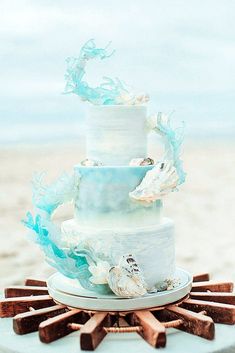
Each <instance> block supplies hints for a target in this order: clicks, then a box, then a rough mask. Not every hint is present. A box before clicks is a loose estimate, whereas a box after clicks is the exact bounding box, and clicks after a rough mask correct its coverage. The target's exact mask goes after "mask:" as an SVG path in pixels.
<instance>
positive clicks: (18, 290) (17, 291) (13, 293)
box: [5, 286, 48, 298]
mask: <svg viewBox="0 0 235 353" xmlns="http://www.w3.org/2000/svg"><path fill="white" fill-rule="evenodd" d="M47 294H48V289H47V287H38V286H12V287H8V288H5V298H15V297H26V296H29V295H47Z"/></svg>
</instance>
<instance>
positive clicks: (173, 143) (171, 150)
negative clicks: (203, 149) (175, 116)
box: [154, 113, 186, 185]
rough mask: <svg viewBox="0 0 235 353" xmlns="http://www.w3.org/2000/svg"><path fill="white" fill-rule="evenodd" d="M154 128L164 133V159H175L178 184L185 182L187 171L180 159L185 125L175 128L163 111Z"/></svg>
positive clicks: (158, 116)
mask: <svg viewBox="0 0 235 353" xmlns="http://www.w3.org/2000/svg"><path fill="white" fill-rule="evenodd" d="M154 130H155V131H156V132H157V133H159V134H160V135H162V136H163V138H164V141H165V155H164V157H163V159H164V160H171V161H173V163H174V166H175V168H176V171H177V174H178V177H179V183H178V185H180V184H183V183H184V182H185V178H186V173H185V171H184V169H183V162H182V160H181V159H180V155H181V145H182V142H183V139H184V125H183V126H182V127H181V128H177V129H173V128H172V127H171V125H170V120H169V118H168V117H167V116H166V115H164V114H162V113H158V115H157V124H156V126H155V127H154Z"/></svg>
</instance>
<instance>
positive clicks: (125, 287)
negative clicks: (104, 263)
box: [108, 254, 147, 298]
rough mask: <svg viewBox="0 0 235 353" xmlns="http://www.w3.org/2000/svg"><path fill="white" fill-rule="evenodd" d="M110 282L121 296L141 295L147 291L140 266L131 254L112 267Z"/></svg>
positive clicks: (115, 291)
mask: <svg viewBox="0 0 235 353" xmlns="http://www.w3.org/2000/svg"><path fill="white" fill-rule="evenodd" d="M108 284H109V287H110V288H111V290H112V291H113V292H114V293H115V294H116V295H117V296H120V297H128V298H132V297H140V296H142V295H145V294H146V293H147V289H146V284H145V282H144V279H143V277H142V275H141V271H140V268H139V266H138V264H137V262H136V260H135V259H134V258H133V256H132V255H131V254H130V255H124V256H122V258H121V259H120V261H119V264H118V266H114V267H111V268H110V270H109V276H108Z"/></svg>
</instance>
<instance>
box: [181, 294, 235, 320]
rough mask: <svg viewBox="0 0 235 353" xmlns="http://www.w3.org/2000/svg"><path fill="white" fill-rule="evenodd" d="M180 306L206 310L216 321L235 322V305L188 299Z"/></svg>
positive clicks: (194, 309)
mask: <svg viewBox="0 0 235 353" xmlns="http://www.w3.org/2000/svg"><path fill="white" fill-rule="evenodd" d="M180 306H182V307H183V308H186V309H189V310H193V311H196V312H198V311H201V310H205V311H206V312H207V315H208V316H210V317H211V318H212V319H213V320H214V321H215V322H216V323H223V324H230V325H232V324H235V305H230V304H224V303H214V302H210V301H202V300H195V299H187V300H185V301H184V302H183V303H182V304H181V305H180Z"/></svg>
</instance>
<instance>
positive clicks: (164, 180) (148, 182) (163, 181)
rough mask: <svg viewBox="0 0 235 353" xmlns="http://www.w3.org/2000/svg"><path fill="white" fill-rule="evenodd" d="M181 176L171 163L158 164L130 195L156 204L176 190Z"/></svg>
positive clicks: (138, 199)
mask: <svg viewBox="0 0 235 353" xmlns="http://www.w3.org/2000/svg"><path fill="white" fill-rule="evenodd" d="M178 182H179V176H178V174H177V171H176V168H175V167H174V166H173V163H172V162H171V161H166V162H158V163H157V164H156V166H155V167H154V168H153V169H151V170H149V171H148V172H147V173H146V175H145V177H144V178H143V180H142V181H141V183H140V184H139V185H138V186H137V187H136V188H135V190H133V191H131V192H130V193H129V196H130V197H131V198H132V199H135V200H137V201H144V202H147V203H149V202H154V201H156V200H158V199H161V198H162V197H163V196H164V195H166V194H168V193H169V192H171V191H173V190H175V189H176V187H177V185H178Z"/></svg>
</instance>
